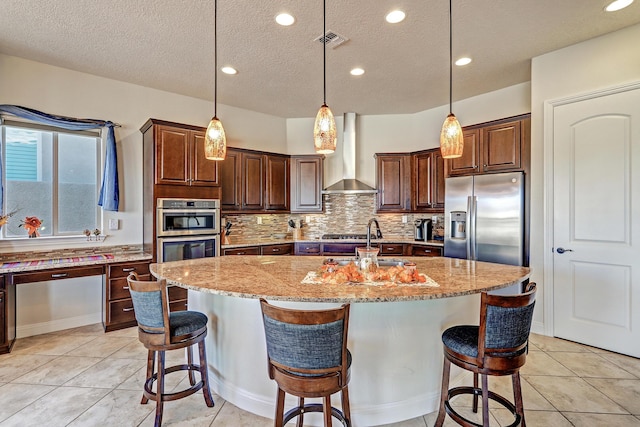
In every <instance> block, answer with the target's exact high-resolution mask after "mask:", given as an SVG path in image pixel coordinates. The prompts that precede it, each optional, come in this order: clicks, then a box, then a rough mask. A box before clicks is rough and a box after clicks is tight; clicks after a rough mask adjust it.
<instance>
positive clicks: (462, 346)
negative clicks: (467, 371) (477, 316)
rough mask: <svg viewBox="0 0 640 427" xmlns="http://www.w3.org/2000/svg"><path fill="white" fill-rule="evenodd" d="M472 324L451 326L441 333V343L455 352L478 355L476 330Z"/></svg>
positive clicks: (477, 329) (477, 330) (472, 355)
mask: <svg viewBox="0 0 640 427" xmlns="http://www.w3.org/2000/svg"><path fill="white" fill-rule="evenodd" d="M479 330H480V328H479V327H477V326H472V325H460V326H453V327H451V328H449V329H447V330H446V331H444V332H443V333H442V343H443V344H444V345H445V347H448V348H450V349H451V350H453V351H455V352H456V353H460V354H463V355H465V356H469V357H478V332H479Z"/></svg>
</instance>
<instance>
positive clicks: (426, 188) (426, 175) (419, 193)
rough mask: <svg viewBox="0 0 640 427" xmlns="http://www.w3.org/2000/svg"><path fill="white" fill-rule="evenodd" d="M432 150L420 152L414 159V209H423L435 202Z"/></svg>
mask: <svg viewBox="0 0 640 427" xmlns="http://www.w3.org/2000/svg"><path fill="white" fill-rule="evenodd" d="M431 158H432V156H431V153H430V152H424V153H418V154H414V155H413V156H412V160H413V198H412V200H411V202H412V203H411V205H412V208H413V210H414V211H423V210H426V209H428V208H430V207H431V206H432V204H433V193H432V187H433V186H432V180H433V163H432V160H431Z"/></svg>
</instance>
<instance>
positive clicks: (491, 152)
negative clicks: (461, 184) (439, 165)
mask: <svg viewBox="0 0 640 427" xmlns="http://www.w3.org/2000/svg"><path fill="white" fill-rule="evenodd" d="M463 134H464V151H463V154H462V157H460V158H457V159H449V160H447V162H446V168H447V172H448V175H449V176H458V175H475V174H484V173H493V172H511V171H521V170H525V169H527V166H526V162H527V158H526V157H525V156H526V153H527V152H528V151H527V150H529V141H530V138H531V115H530V114H525V115H522V116H517V117H510V118H507V119H502V120H496V121H493V122H489V123H482V124H479V125H473V126H467V127H465V128H464V129H463Z"/></svg>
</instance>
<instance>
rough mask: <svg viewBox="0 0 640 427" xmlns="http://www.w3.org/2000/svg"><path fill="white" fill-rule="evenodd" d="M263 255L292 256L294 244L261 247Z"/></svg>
mask: <svg viewBox="0 0 640 427" xmlns="http://www.w3.org/2000/svg"><path fill="white" fill-rule="evenodd" d="M260 254H262V255H291V254H293V243H283V244H278V245H264V246H262V247H260Z"/></svg>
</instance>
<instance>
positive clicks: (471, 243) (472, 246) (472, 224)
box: [467, 196, 478, 261]
mask: <svg viewBox="0 0 640 427" xmlns="http://www.w3.org/2000/svg"><path fill="white" fill-rule="evenodd" d="M476 210H477V203H476V196H469V197H468V198H467V212H468V218H467V259H470V260H473V261H476V260H477V259H478V254H477V248H476V218H477V212H476Z"/></svg>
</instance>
